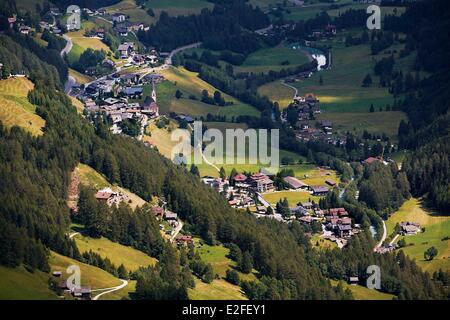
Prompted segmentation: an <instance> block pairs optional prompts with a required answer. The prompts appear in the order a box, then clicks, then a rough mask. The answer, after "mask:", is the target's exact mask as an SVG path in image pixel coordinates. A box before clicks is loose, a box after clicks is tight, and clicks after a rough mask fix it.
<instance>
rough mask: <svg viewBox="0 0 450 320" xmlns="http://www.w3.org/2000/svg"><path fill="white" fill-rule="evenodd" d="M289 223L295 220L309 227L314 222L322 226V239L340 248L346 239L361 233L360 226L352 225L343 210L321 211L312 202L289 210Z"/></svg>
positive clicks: (345, 242) (300, 204)
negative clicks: (334, 243) (336, 244)
mask: <svg viewBox="0 0 450 320" xmlns="http://www.w3.org/2000/svg"><path fill="white" fill-rule="evenodd" d="M290 211H291V216H290V217H289V220H290V221H293V220H297V221H299V222H300V223H302V224H305V225H311V224H312V223H313V222H314V221H316V222H318V223H321V224H322V230H323V234H322V238H323V239H326V240H330V241H333V242H336V243H338V245H339V246H340V247H343V246H345V245H346V244H347V242H348V239H350V238H351V237H352V236H353V235H355V234H358V233H359V232H361V226H360V225H358V224H353V223H352V219H351V218H350V217H349V214H348V212H347V211H346V210H345V208H330V209H328V210H322V209H320V208H319V206H318V205H317V204H315V203H312V202H303V203H299V204H297V206H296V207H294V208H291V209H290Z"/></svg>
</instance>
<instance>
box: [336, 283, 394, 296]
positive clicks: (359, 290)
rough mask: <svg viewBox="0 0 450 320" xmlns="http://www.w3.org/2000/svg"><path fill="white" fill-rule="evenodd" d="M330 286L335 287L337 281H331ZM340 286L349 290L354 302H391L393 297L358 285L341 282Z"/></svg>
mask: <svg viewBox="0 0 450 320" xmlns="http://www.w3.org/2000/svg"><path fill="white" fill-rule="evenodd" d="M331 284H332V285H333V286H337V284H338V281H336V280H331ZM341 284H342V286H343V287H344V289H347V288H349V289H350V291H351V292H352V294H353V297H354V298H355V299H356V300H392V299H393V298H394V295H392V294H388V293H383V292H380V291H377V290H375V289H373V290H372V289H369V288H366V287H363V286H360V285H356V286H355V285H350V284H348V283H346V282H344V281H341Z"/></svg>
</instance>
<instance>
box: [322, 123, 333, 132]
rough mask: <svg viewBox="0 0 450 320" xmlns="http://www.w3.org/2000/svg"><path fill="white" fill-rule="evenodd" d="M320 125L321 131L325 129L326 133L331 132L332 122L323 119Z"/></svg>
mask: <svg viewBox="0 0 450 320" xmlns="http://www.w3.org/2000/svg"><path fill="white" fill-rule="evenodd" d="M321 127H322V129H323V131H325V133H326V134H332V133H333V123H332V122H331V121H328V120H324V121H322V123H321Z"/></svg>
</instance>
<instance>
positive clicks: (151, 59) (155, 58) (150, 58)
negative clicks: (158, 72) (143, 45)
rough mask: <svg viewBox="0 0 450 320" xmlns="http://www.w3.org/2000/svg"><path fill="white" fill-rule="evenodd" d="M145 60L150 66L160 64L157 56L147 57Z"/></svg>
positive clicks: (150, 55)
mask: <svg viewBox="0 0 450 320" xmlns="http://www.w3.org/2000/svg"><path fill="white" fill-rule="evenodd" d="M145 60H146V61H147V62H148V63H150V64H155V63H158V56H157V55H155V54H149V55H147V56H146V57H145Z"/></svg>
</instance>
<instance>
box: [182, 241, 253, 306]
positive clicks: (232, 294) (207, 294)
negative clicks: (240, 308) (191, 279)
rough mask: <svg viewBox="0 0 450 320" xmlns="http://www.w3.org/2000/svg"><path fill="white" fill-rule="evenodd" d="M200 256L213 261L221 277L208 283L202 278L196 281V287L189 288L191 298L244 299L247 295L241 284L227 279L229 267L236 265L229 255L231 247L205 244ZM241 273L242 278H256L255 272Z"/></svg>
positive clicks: (214, 267)
mask: <svg viewBox="0 0 450 320" xmlns="http://www.w3.org/2000/svg"><path fill="white" fill-rule="evenodd" d="M198 252H199V254H200V257H201V258H202V260H203V261H204V262H206V263H211V265H212V266H213V269H214V272H215V273H217V274H218V275H219V277H220V279H215V280H214V281H213V282H212V283H210V284H206V283H203V282H202V281H200V280H197V281H196V286H195V288H194V289H189V298H191V299H193V300H208V299H218V300H243V299H246V297H245V296H244V295H243V294H242V292H241V289H240V287H239V286H236V285H232V284H230V283H228V282H227V281H225V280H224V279H223V278H224V277H225V274H226V271H227V269H232V268H234V267H235V266H236V263H235V262H234V261H232V260H230V259H229V258H227V255H228V253H229V249H227V248H225V247H224V246H222V245H218V246H209V245H206V244H203V245H202V246H201V248H199V249H198ZM238 273H239V278H240V279H241V280H247V281H253V280H256V276H255V274H254V273H252V274H243V273H241V272H238Z"/></svg>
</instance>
